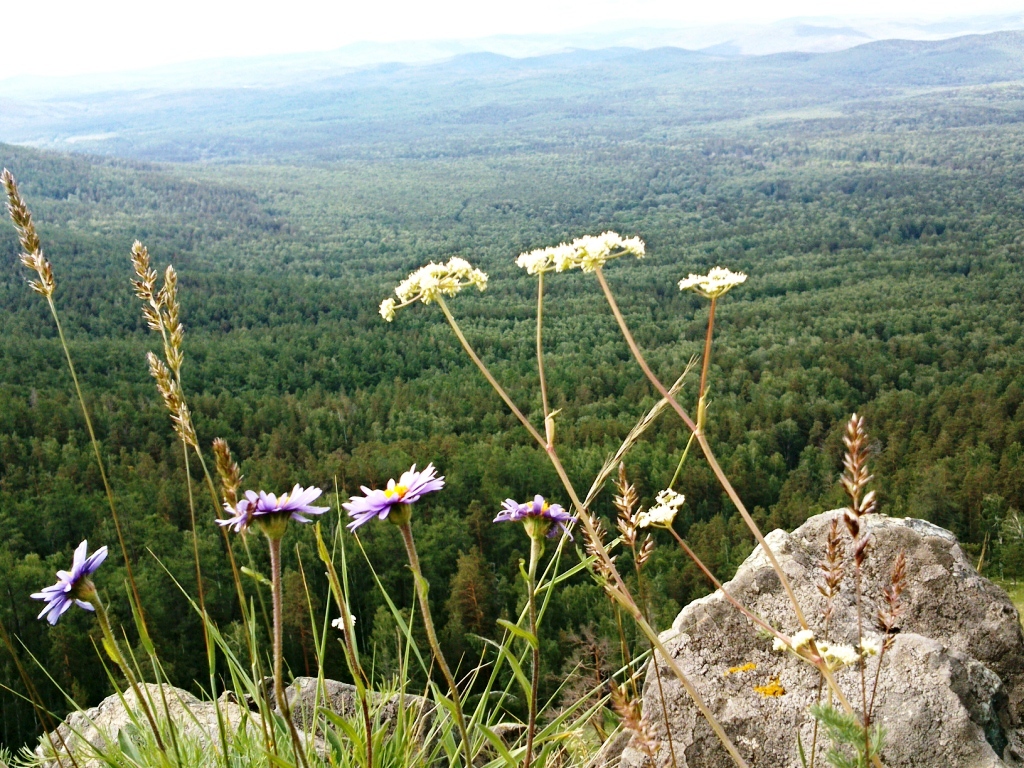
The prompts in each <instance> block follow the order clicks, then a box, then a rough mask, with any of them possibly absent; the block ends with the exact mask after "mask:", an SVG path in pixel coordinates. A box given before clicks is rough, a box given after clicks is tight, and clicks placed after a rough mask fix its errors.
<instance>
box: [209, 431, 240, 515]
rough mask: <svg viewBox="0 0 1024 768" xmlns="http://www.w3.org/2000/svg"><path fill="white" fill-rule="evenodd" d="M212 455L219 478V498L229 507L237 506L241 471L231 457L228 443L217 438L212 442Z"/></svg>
mask: <svg viewBox="0 0 1024 768" xmlns="http://www.w3.org/2000/svg"><path fill="white" fill-rule="evenodd" d="M213 455H214V458H215V459H216V462H217V476H218V477H219V478H220V488H221V496H222V497H223V499H224V503H225V504H228V505H229V506H232V507H234V506H236V505H237V504H238V489H239V488H241V486H242V478H243V475H242V470H241V469H239V467H238V464H237V463H236V462H235V460H234V458H233V457H232V456H231V449H230V448H229V447H228V441H227V440H225V439H224V438H222V437H218V438H217V439H215V440H214V441H213Z"/></svg>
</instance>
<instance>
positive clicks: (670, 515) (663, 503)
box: [636, 488, 686, 528]
mask: <svg viewBox="0 0 1024 768" xmlns="http://www.w3.org/2000/svg"><path fill="white" fill-rule="evenodd" d="M684 501H686V497H685V496H683V494H681V493H676V492H675V491H673V490H672V489H671V488H666V489H665V490H664V491H662V492H661V493H659V494H658V496H657V497H656V498H655V505H654V506H653V507H651V508H650V509H648V510H645V511H643V512H641V513H640V514H639V515H637V516H636V525H637V527H638V528H647V527H649V526H652V525H660V526H664V527H668V526H670V525H672V521H673V520H675V519H676V512H678V511H679V508H680V507H681V506H683V502H684Z"/></svg>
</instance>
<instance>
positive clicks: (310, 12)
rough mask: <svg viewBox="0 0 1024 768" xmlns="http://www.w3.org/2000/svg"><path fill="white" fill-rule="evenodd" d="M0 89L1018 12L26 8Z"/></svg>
mask: <svg viewBox="0 0 1024 768" xmlns="http://www.w3.org/2000/svg"><path fill="white" fill-rule="evenodd" d="M4 6H5V7H4V10H3V12H2V14H0V21H2V23H3V26H4V29H3V40H4V54H3V56H2V57H0V79H3V78H7V77H11V76H14V75H21V74H32V75H66V74H79V73H87V72H101V71H115V70H130V69H139V68H144V67H146V66H152V65H157V64H166V63H170V62H177V61H188V60H194V59H204V58H214V57H220V56H249V55H259V54H267V53H288V52H295V51H311V50H330V49H332V48H337V47H339V46H342V45H345V44H346V43H351V42H356V41H360V40H377V41H394V40H412V39H417V40H422V39H438V38H443V39H450V38H472V37H483V36H487V35H495V34H503V33H509V34H521V33H536V32H564V31H569V30H577V29H581V28H587V27H589V26H594V25H602V24H607V23H608V22H611V21H615V20H626V21H629V22H642V21H644V20H663V21H671V22H674V23H676V24H680V25H682V24H685V25H706V24H714V23H718V22H737V21H760V22H764V21H773V20H778V19H783V18H790V17H793V16H822V15H828V16H846V17H861V18H863V17H875V18H877V17H886V18H892V17H898V18H915V19H922V20H925V19H928V20H935V19H941V18H946V17H950V16H962V15H964V14H965V13H970V14H972V15H974V14H986V13H1005V12H1018V13H1019V12H1020V11H1021V9H1022V7H1021V0H973V2H972V3H970V5H969V6H967V5H965V4H964V3H963V2H962V1H961V0H833V1H832V2H829V3H827V4H826V3H823V2H821V0H776V2H773V3H766V2H764V0H758V1H756V2H754V1H752V0H717V1H716V2H694V0H629V1H628V2H626V1H625V0H506V2H493V1H492V2H487V0H433V1H432V2H423V0H361V1H360V2H351V0H349V2H335V3H331V2H324V1H322V0H287V1H286V2H280V1H279V0H275V1H274V2H269V1H268V0H246V1H245V2H239V1H238V0H175V2H166V0H157V2H152V1H151V2H146V1H145V0H142V1H141V2H140V0H27V1H26V2H16V0H8V2H5V3H4Z"/></svg>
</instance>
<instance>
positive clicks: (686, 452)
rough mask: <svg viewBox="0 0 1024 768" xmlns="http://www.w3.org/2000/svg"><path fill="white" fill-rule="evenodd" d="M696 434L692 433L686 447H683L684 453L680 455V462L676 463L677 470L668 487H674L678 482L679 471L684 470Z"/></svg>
mask: <svg viewBox="0 0 1024 768" xmlns="http://www.w3.org/2000/svg"><path fill="white" fill-rule="evenodd" d="M693 440H694V436H693V433H692V432H691V433H690V438H689V439H688V440H687V441H686V448H684V449H683V455H682V456H680V457H679V464H677V465H676V471H675V472H674V473H673V475H672V480H671V482H669V484H668V487H669V488H673V487H674V486H675V484H676V480H678V479H679V473H680V472H682V471H683V464H685V463H686V457H687V456H689V454H690V446H691V445H693Z"/></svg>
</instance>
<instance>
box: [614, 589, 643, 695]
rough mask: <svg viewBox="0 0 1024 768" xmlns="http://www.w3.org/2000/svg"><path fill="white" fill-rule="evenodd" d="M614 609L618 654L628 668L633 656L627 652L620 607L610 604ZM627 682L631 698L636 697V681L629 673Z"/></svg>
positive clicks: (627, 644) (623, 664)
mask: <svg viewBox="0 0 1024 768" xmlns="http://www.w3.org/2000/svg"><path fill="white" fill-rule="evenodd" d="M612 607H613V608H614V609H615V625H616V627H618V630H619V655H620V656H621V657H622V666H623V667H624V668H626V669H629V668H631V667H632V666H633V656H632V654H630V652H629V643H627V642H626V630H625V628H624V627H623V626H622V609H621V608H619V606H618V605H613V606H612ZM627 683H628V684H629V685H630V687H632V689H633V698H634V699H635V698H636V697H637V689H636V681H635V680H634V679H633V676H632V675H630V676H629V678H628V679H627Z"/></svg>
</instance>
